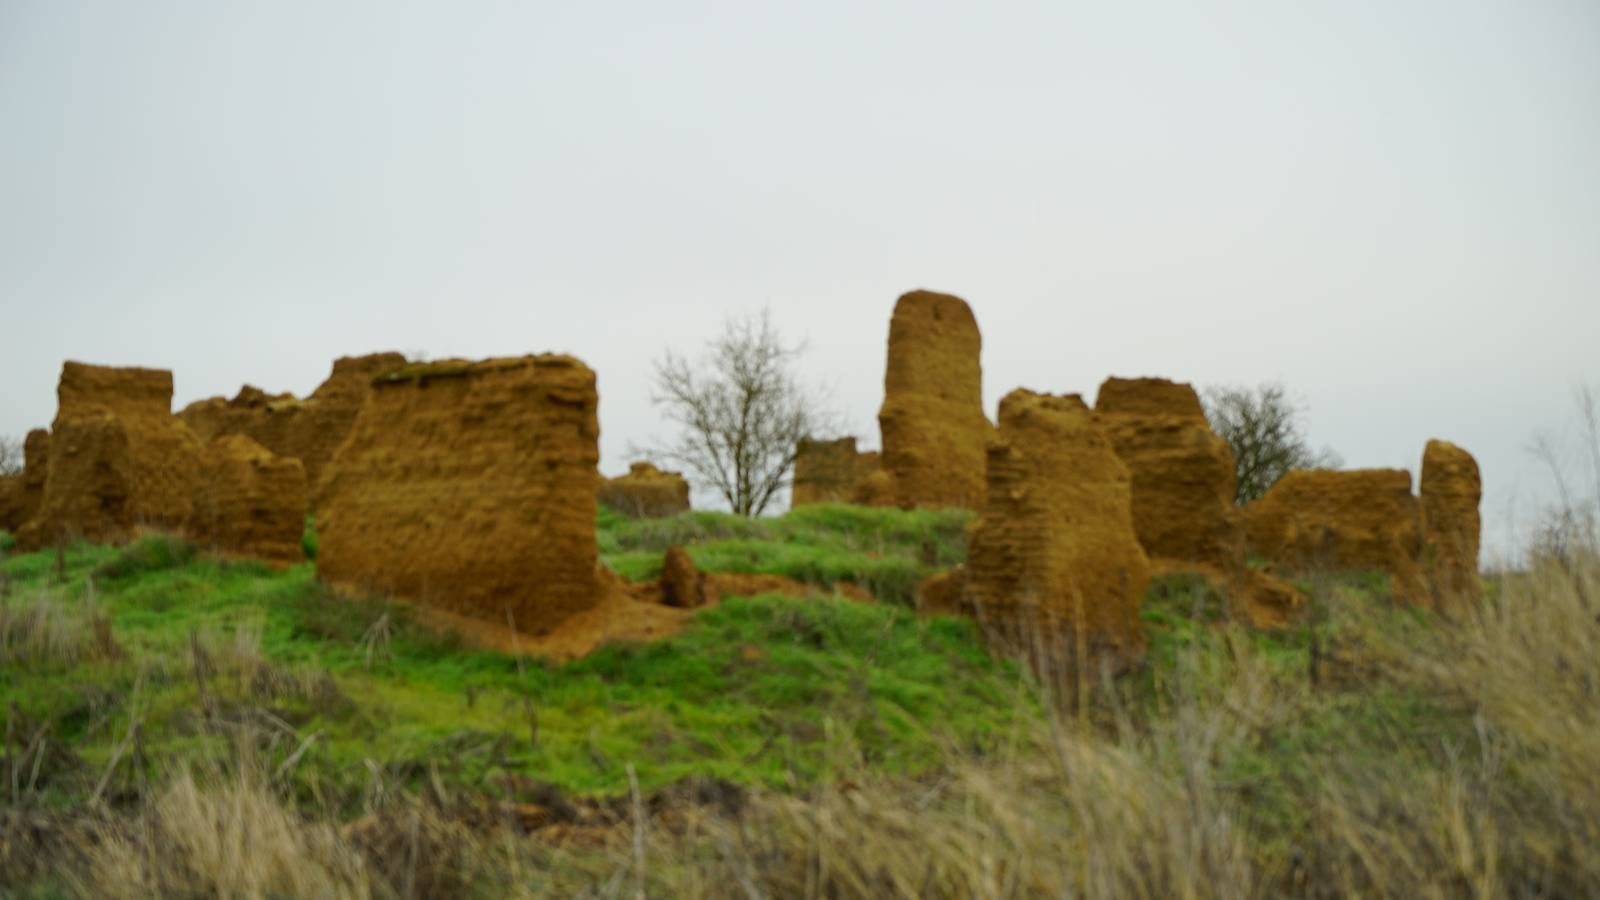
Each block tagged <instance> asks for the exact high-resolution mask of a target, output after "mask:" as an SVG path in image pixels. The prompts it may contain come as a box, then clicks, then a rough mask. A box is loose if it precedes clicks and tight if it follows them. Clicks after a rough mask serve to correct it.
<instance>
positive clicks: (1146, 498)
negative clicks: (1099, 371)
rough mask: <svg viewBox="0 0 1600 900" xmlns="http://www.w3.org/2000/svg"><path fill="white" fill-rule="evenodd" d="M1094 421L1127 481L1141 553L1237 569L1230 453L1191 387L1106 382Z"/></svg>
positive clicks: (1239, 543) (1155, 381)
mask: <svg viewBox="0 0 1600 900" xmlns="http://www.w3.org/2000/svg"><path fill="white" fill-rule="evenodd" d="M1095 416H1096V418H1097V419H1098V421H1099V423H1100V426H1101V428H1103V429H1104V430H1105V433H1106V436H1107V438H1109V439H1110V441H1111V446H1112V448H1113V449H1115V450H1116V452H1117V455H1118V456H1119V457H1121V459H1122V461H1123V463H1125V464H1126V465H1127V467H1128V471H1129V472H1130V473H1131V475H1132V478H1133V526H1134V530H1135V531H1136V532H1138V535H1139V543H1140V544H1141V545H1143V546H1144V549H1145V552H1146V553H1147V554H1149V555H1150V556H1152V557H1162V558H1166V559H1173V560H1183V561H1186V562H1194V563H1202V564H1205V565H1211V566H1218V567H1222V568H1233V567H1235V566H1237V565H1238V564H1239V563H1241V562H1242V560H1243V552H1244V533H1243V528H1242V526H1241V523H1240V522H1239V516H1238V510H1237V507H1235V506H1234V502H1233V493H1234V465H1233V451H1232V450H1231V449H1229V447H1228V442H1227V441H1225V440H1223V439H1222V438H1221V437H1219V436H1218V435H1217V434H1215V433H1214V432H1212V430H1211V426H1210V424H1209V423H1207V421H1206V417H1205V412H1204V410H1203V409H1202V408H1201V406H1200V397H1199V396H1198V395H1197V394H1196V393H1195V391H1194V388H1193V387H1191V386H1189V385H1187V384H1182V383H1179V382H1173V381H1168V380H1166V379H1163V378H1109V379H1107V380H1106V381H1105V383H1104V384H1102V385H1100V393H1099V396H1098V397H1097V398H1096V400H1095Z"/></svg>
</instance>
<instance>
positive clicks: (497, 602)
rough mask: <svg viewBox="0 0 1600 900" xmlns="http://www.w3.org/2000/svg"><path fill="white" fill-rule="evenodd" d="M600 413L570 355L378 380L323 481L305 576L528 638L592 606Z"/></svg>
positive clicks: (414, 370)
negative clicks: (310, 573)
mask: <svg viewBox="0 0 1600 900" xmlns="http://www.w3.org/2000/svg"><path fill="white" fill-rule="evenodd" d="M598 405H599V401H598V396H597V394H596V391H595V376H594V373H593V372H592V371H590V370H589V368H588V367H587V366H585V365H584V364H583V363H582V362H579V361H578V360H576V359H574V358H572V357H568V356H556V355H544V356H524V357H513V358H502V359H490V360H485V361H482V362H469V361H464V360H451V361H444V362H439V363H432V364H426V365H412V366H406V367H404V368H402V369H398V370H395V371H392V372H389V373H388V374H386V375H383V376H380V377H379V378H377V379H376V380H375V381H373V383H372V392H371V395H370V396H369V397H368V398H367V400H366V402H365V403H364V404H363V405H362V406H361V410H360V413H359V414H358V415H357V416H356V421H355V425H354V427H353V428H352V429H351V431H350V434H349V437H348V438H347V440H346V441H345V443H344V445H343V446H342V447H341V448H340V449H339V452H338V454H337V455H336V456H335V457H334V460H333V462H331V463H330V464H329V465H328V469H327V472H326V473H325V475H324V478H323V483H322V485H321V491H322V501H321V503H320V505H319V513H318V515H319V529H320V537H321V541H320V546H319V550H318V554H317V572H318V574H319V575H320V576H321V577H322V578H324V579H326V580H328V581H330V582H333V583H335V584H342V585H349V586H353V587H357V588H359V589H362V590H366V591H373V592H378V593H390V594H393V595H396V596H399V597H403V598H409V599H412V600H415V601H418V602H420V603H423V604H426V605H433V606H437V607H439V608H442V609H443V610H446V611H449V612H452V613H459V614H463V615H466V616H471V617H476V618H478V619H482V620H487V621H490V622H495V623H504V622H506V621H507V620H508V619H509V620H510V621H512V622H514V623H515V627H516V628H517V629H518V630H520V631H525V632H528V633H531V634H535V635H538V634H545V633H549V632H551V631H552V630H554V629H556V628H557V627H558V626H560V625H561V623H562V622H564V621H565V620H567V619H568V618H570V617H572V616H574V615H576V614H578V613H581V612H583V611H585V610H589V609H591V608H593V607H595V606H596V604H597V602H598V598H599V594H600V593H601V588H600V585H599V583H598V580H597V577H598V576H597V574H596V567H597V561H598V550H597V546H596V542H595V504H596V497H597V494H598V489H599V473H598V471H597V470H596V465H597V464H598V462H599V456H600V453H599V424H598V421H597V418H596V413H597V407H598Z"/></svg>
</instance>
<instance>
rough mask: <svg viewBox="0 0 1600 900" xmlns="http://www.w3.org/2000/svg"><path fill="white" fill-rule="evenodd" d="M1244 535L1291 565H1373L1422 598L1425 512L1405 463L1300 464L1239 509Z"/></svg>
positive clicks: (1404, 591) (1404, 592) (1399, 591)
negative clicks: (1356, 466) (1396, 465)
mask: <svg viewBox="0 0 1600 900" xmlns="http://www.w3.org/2000/svg"><path fill="white" fill-rule="evenodd" d="M1244 521H1245V532H1246V536H1247V542H1248V545H1249V547H1250V549H1251V550H1253V551H1255V552H1256V553H1259V554H1260V555H1261V556H1263V557H1265V558H1266V559H1267V560H1268V561H1270V562H1272V563H1273V564H1275V565H1276V566H1278V567H1281V568H1283V569H1285V570H1287V571H1291V572H1307V571H1317V570H1333V569H1346V570H1348V569H1370V570H1375V571H1379V572H1384V573H1386V574H1388V575H1389V577H1390V581H1391V585H1392V588H1393V592H1394V596H1395V597H1396V598H1398V599H1401V600H1404V601H1406V602H1409V603H1424V604H1425V603H1427V591H1426V590H1425V586H1424V582H1423V572H1422V569H1421V566H1420V564H1419V559H1420V555H1421V550H1422V515H1421V509H1420V507H1419V505H1418V503H1417V498H1416V497H1414V496H1412V494H1411V473H1410V472H1407V471H1406V470H1405V469H1350V470H1342V471H1333V470H1326V469H1300V470H1295V471H1292V472H1290V473H1288V474H1287V475H1285V476H1283V478H1282V479H1280V480H1279V481H1278V483H1277V484H1275V485H1273V486H1272V487H1271V488H1270V489H1269V490H1268V491H1267V493H1266V494H1265V495H1264V496H1262V497H1261V499H1259V500H1257V501H1255V502H1254V503H1251V504H1250V505H1249V506H1246V507H1245V508H1244Z"/></svg>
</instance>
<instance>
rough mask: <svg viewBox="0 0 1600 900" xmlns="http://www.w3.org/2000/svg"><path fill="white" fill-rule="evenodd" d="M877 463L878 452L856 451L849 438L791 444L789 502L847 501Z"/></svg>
mask: <svg viewBox="0 0 1600 900" xmlns="http://www.w3.org/2000/svg"><path fill="white" fill-rule="evenodd" d="M878 466H879V458H878V453H877V452H876V451H872V452H867V453H863V452H861V451H858V450H857V449H856V439H855V438H853V437H842V438H839V439H838V440H832V441H819V440H812V439H810V438H806V439H805V440H802V441H801V442H800V443H799V444H798V445H797V446H796V447H795V454H794V490H793V492H792V494H791V495H790V499H789V505H790V506H791V507H794V506H805V505H807V504H811V503H848V502H851V501H852V499H853V498H854V497H855V496H856V494H857V492H858V490H859V488H860V486H861V484H862V482H864V481H865V480H866V479H867V478H869V477H870V476H871V475H872V474H873V473H875V472H877V471H878Z"/></svg>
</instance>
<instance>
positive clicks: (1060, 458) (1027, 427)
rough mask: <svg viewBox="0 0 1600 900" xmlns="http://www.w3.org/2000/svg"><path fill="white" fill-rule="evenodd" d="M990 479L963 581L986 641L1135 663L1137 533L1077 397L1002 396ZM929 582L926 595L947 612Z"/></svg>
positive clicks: (1125, 483)
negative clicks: (987, 637) (1083, 652)
mask: <svg viewBox="0 0 1600 900" xmlns="http://www.w3.org/2000/svg"><path fill="white" fill-rule="evenodd" d="M987 480H988V492H987V500H986V501H985V503H984V505H983V511H982V514H981V515H980V517H979V519H978V521H977V523H976V525H975V526H974V527H973V530H972V534H971V539H970V550H969V552H968V562H967V565H966V568H965V574H964V580H965V591H966V602H967V603H969V604H970V605H971V606H972V607H973V608H974V609H975V610H976V612H977V615H978V618H979V620H980V621H981V622H983V624H984V628H985V631H986V632H988V633H989V635H990V637H991V640H994V639H998V640H999V641H1000V642H1001V643H1003V644H1007V645H1011V646H1012V647H1013V648H1014V649H1017V650H1020V651H1022V652H1024V653H1033V652H1035V651H1036V650H1039V651H1040V652H1043V653H1045V654H1048V655H1053V656H1054V660H1053V661H1052V660H1045V662H1053V663H1054V664H1059V663H1060V662H1061V661H1062V660H1063V659H1067V658H1076V653H1077V649H1076V648H1077V647H1079V646H1080V645H1081V646H1082V647H1084V648H1085V649H1086V650H1087V651H1088V653H1089V654H1090V655H1091V658H1092V660H1093V665H1092V667H1091V669H1097V668H1098V666H1099V665H1100V663H1101V662H1102V661H1103V662H1105V663H1107V664H1108V665H1110V666H1111V667H1112V669H1114V670H1115V669H1117V668H1121V667H1123V666H1125V665H1127V664H1129V663H1131V662H1133V661H1135V660H1137V659H1138V658H1140V657H1141V656H1142V655H1143V652H1144V633H1143V630H1142V629H1141V627H1140V624H1139V603H1140V600H1141V598H1142V597H1143V596H1144V592H1145V587H1146V585H1147V584H1148V583H1149V580H1150V563H1149V560H1148V558H1147V557H1146V556H1145V552H1144V550H1143V548H1142V547H1140V545H1139V540H1138V536H1137V535H1136V534H1135V532H1134V527H1133V493H1132V485H1131V478H1130V476H1129V474H1128V469H1127V466H1126V465H1124V464H1123V462H1122V460H1121V459H1119V458H1118V457H1117V454H1116V452H1115V451H1114V450H1113V449H1112V447H1111V444H1110V442H1109V441H1108V440H1107V439H1106V437H1105V434H1104V433H1103V432H1102V431H1101V429H1100V427H1099V426H1098V424H1097V423H1096V422H1095V418H1094V414H1093V413H1092V412H1091V411H1090V410H1089V408H1088V407H1087V406H1086V405H1084V403H1083V400H1082V399H1081V398H1080V397H1078V396H1077V395H1069V396H1052V395H1048V394H1036V393H1033V392H1032V391H1027V390H1016V391H1013V392H1011V393H1010V394H1008V395H1006V397H1005V399H1004V400H1002V401H1001V403H1000V423H999V430H998V434H997V436H996V438H995V440H994V441H993V442H992V443H991V444H990V447H989V451H988V479H987ZM937 587H938V586H937V585H935V586H930V590H929V591H926V592H925V593H927V594H929V596H930V600H932V599H937V601H938V605H942V606H949V605H951V601H950V600H949V599H948V598H947V597H943V596H942V593H943V592H941V591H940V590H935V589H933V588H937ZM1084 662H1086V663H1087V662H1089V660H1084ZM1070 670H1071V667H1070V666H1069V667H1068V671H1070Z"/></svg>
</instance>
